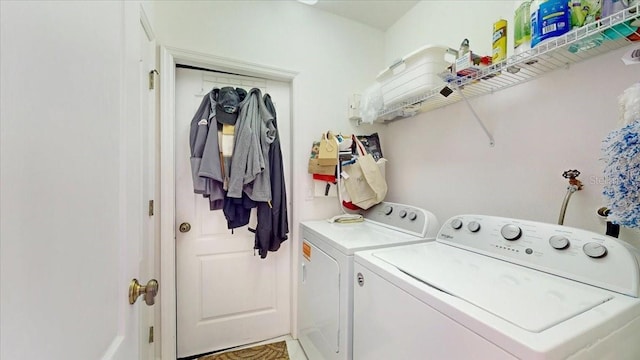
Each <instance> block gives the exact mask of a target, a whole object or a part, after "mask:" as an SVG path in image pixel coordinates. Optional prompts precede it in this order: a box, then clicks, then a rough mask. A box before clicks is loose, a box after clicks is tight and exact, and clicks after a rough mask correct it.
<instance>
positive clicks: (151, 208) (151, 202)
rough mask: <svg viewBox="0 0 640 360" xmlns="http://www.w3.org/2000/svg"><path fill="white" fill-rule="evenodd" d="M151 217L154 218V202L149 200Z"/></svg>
mask: <svg viewBox="0 0 640 360" xmlns="http://www.w3.org/2000/svg"><path fill="white" fill-rule="evenodd" d="M149 216H153V200H149Z"/></svg>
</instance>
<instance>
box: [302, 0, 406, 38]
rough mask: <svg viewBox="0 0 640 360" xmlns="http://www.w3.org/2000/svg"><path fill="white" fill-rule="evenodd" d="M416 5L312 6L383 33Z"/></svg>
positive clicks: (379, 1) (397, 1)
mask: <svg viewBox="0 0 640 360" xmlns="http://www.w3.org/2000/svg"><path fill="white" fill-rule="evenodd" d="M417 3H418V1H413V0H318V2H317V3H316V4H315V5H312V6H313V8H315V9H319V10H324V11H327V12H330V13H332V14H336V15H339V16H342V17H345V18H347V19H351V20H354V21H357V22H360V23H363V24H366V25H369V26H372V27H374V28H376V29H380V30H382V31H385V30H387V29H388V28H389V27H390V26H391V25H393V24H394V23H395V22H396V21H397V20H398V19H400V18H401V17H402V16H403V15H404V14H406V13H407V11H409V9H411V8H412V7H413V6H414V5H415V4H417Z"/></svg>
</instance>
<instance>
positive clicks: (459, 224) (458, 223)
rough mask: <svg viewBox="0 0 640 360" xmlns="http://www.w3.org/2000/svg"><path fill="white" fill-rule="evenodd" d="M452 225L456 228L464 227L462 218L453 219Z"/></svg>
mask: <svg viewBox="0 0 640 360" xmlns="http://www.w3.org/2000/svg"><path fill="white" fill-rule="evenodd" d="M451 227H452V228H454V229H456V230H460V228H461V227H462V220H460V219H453V220H451Z"/></svg>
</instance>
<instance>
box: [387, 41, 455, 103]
mask: <svg viewBox="0 0 640 360" xmlns="http://www.w3.org/2000/svg"><path fill="white" fill-rule="evenodd" d="M447 49H448V47H446V46H440V45H426V46H424V47H422V48H420V49H418V50H416V51H414V52H412V53H410V54H408V55H407V56H405V57H403V58H402V59H400V60H398V61H397V62H396V63H394V64H393V65H391V66H389V67H388V68H386V69H385V70H383V71H382V72H381V73H380V74H378V77H377V80H378V82H379V83H380V84H381V88H382V98H383V100H384V105H385V107H386V106H388V105H391V104H394V103H397V102H400V101H403V100H405V99H407V98H409V97H411V96H414V95H418V94H419V93H421V92H423V91H426V90H429V89H432V88H434V87H436V86H438V85H444V84H445V82H444V81H442V79H440V77H438V74H439V73H441V72H443V71H445V70H446V69H447V66H449V65H450V64H449V63H448V62H446V61H445V60H444V55H445V52H446V50H447Z"/></svg>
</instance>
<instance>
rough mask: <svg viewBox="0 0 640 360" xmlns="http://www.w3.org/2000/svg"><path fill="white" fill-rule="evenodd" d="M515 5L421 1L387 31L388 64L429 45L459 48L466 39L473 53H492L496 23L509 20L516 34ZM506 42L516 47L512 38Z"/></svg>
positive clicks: (473, 0)
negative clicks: (494, 25)
mask: <svg viewBox="0 0 640 360" xmlns="http://www.w3.org/2000/svg"><path fill="white" fill-rule="evenodd" d="M514 6H515V2H514V1H508V0H499V1H485V0H471V1H437V0H428V1H421V2H419V3H418V4H416V6H414V7H413V8H412V9H411V10H410V11H409V12H408V13H407V14H406V15H405V16H403V17H402V18H401V19H400V20H398V22H396V23H395V24H394V25H393V26H391V27H390V28H389V29H388V30H387V32H386V33H385V59H386V63H387V64H391V63H392V62H393V60H394V59H398V58H400V57H402V56H403V55H406V54H408V53H410V52H411V51H413V50H415V49H417V48H419V47H421V46H423V45H427V44H438V45H445V46H449V47H451V48H453V49H456V50H457V49H458V48H459V47H460V43H461V42H462V40H463V39H465V38H466V39H469V43H470V45H471V49H472V51H473V52H475V53H477V54H479V55H491V53H492V52H491V47H492V45H491V37H492V36H493V23H494V22H496V21H497V20H498V19H506V20H507V24H508V33H509V34H513V31H512V30H511V29H512V28H513V21H512V19H513V9H514ZM507 41H508V44H510V45H509V47H513V45H512V44H513V40H512V38H507ZM509 55H510V54H509Z"/></svg>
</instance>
